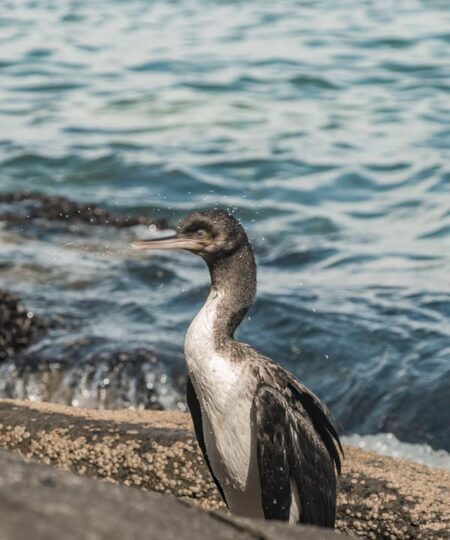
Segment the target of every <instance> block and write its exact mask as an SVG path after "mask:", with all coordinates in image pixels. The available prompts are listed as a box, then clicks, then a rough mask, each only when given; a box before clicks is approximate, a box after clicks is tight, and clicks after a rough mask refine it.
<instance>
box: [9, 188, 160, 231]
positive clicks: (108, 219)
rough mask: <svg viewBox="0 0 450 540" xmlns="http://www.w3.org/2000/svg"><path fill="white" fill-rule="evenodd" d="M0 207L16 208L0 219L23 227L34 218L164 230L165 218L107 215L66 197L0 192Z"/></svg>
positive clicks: (94, 207)
mask: <svg viewBox="0 0 450 540" xmlns="http://www.w3.org/2000/svg"><path fill="white" fill-rule="evenodd" d="M0 204H5V205H16V206H19V208H20V212H19V211H17V209H16V210H9V209H6V210H3V211H0V220H3V221H6V222H10V223H15V224H23V223H28V222H30V221H32V220H35V219H46V220H48V221H64V222H70V223H84V224H87V225H109V226H112V227H117V228H126V227H134V226H135V225H155V226H156V227H157V228H159V229H166V228H167V227H168V222H167V220H165V219H159V218H157V219H155V218H152V217H149V216H126V215H123V214H121V213H119V212H111V211H109V210H106V209H105V208H102V207H101V206H98V205H97V204H88V203H78V202H75V201H71V200H69V199H67V198H66V197H58V196H55V195H44V194H41V193H35V192H29V191H19V192H12V193H10V192H7V193H0Z"/></svg>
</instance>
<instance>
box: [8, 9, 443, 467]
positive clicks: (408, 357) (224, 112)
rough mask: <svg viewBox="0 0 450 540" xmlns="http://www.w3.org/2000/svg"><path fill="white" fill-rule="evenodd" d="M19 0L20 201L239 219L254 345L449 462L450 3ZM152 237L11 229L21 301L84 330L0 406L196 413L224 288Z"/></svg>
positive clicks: (244, 334) (345, 408)
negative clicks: (188, 348)
mask: <svg viewBox="0 0 450 540" xmlns="http://www.w3.org/2000/svg"><path fill="white" fill-rule="evenodd" d="M0 10H1V11H0V164H1V168H0V191H1V192H12V191H20V190H24V189H26V190H31V191H38V192H42V193H48V194H53V195H63V196H67V197H69V198H70V199H73V200H76V201H80V202H94V203H97V204H101V205H103V206H105V207H107V208H110V209H113V210H115V211H120V212H122V213H124V214H126V215H130V216H136V215H150V216H155V217H164V218H167V219H168V220H169V222H170V223H176V221H177V219H178V218H179V217H180V216H182V215H183V214H184V213H186V212H188V211H191V210H192V209H197V208H204V207H209V206H214V205H219V206H221V207H225V208H229V209H230V211H232V212H234V213H235V215H236V216H237V217H239V218H240V219H241V220H242V223H243V224H244V225H245V227H246V228H247V230H248V233H249V235H250V237H251V239H252V243H253V245H254V248H255V250H256V254H257V259H258V263H259V296H258V300H257V302H256V304H255V306H254V308H253V310H252V311H251V313H250V316H249V318H248V320H247V321H246V323H245V324H244V325H243V327H242V328H241V330H240V331H239V337H240V338H241V339H243V340H246V341H248V342H250V343H251V344H253V345H255V346H256V347H257V348H258V349H260V350H261V351H263V352H264V353H266V354H268V355H270V356H271V357H272V358H274V359H276V360H277V361H279V362H280V363H282V364H283V365H284V366H286V367H288V368H289V369H290V370H291V371H293V372H294V373H295V375H296V376H298V377H299V378H300V379H301V380H302V381H303V382H304V383H305V384H307V385H308V386H310V387H311V388H312V389H313V390H314V391H315V392H316V393H317V394H318V395H319V396H320V397H321V398H323V399H324V400H325V401H326V403H327V404H328V405H329V406H330V408H331V409H332V410H333V412H334V415H335V416H336V418H337V419H338V421H339V422H340V424H341V425H342V427H343V430H344V431H345V432H347V433H357V434H360V435H368V434H372V435H374V434H375V435H376V434H380V433H393V434H394V435H395V438H394V439H392V436H390V437H391V439H389V438H388V439H389V440H390V441H392V440H395V441H397V439H399V440H400V441H407V442H411V443H422V444H428V445H431V447H433V448H435V449H444V450H447V451H448V450H450V428H449V426H450V323H449V315H450V273H449V265H450V249H449V248H450V193H449V192H450V161H449V158H450V4H449V3H448V2H447V1H442V2H440V1H432V0H427V1H425V0H400V1H396V2H394V1H380V0H373V1H370V0H343V1H341V2H331V1H330V0H314V1H300V0H299V1H295V0H287V1H285V2H278V3H277V2H266V1H258V2H253V1H250V2H238V1H236V2H233V1H223V2H220V1H217V0H216V1H212V0H211V1H206V0H180V1H171V2H169V1H166V2H159V1H157V2H151V3H149V2H145V1H143V0H132V1H129V2H119V1H114V0H107V1H106V0H99V1H97V2H88V1H87V0H77V1H69V0H58V1H45V0H44V1H43V0H40V1H39V2H38V1H25V0H19V1H14V2H8V1H2V2H0ZM6 206H7V207H5V204H3V212H6V211H7V212H9V213H13V214H14V212H16V213H20V212H23V209H22V210H21V209H20V208H19V207H17V206H14V205H9V206H8V205H6ZM0 210H1V208H0ZM25 211H26V210H25ZM25 217H26V216H25ZM154 234H155V231H154V230H153V229H149V228H147V227H144V226H142V225H141V226H136V227H133V228H130V229H120V230H119V229H115V228H112V227H92V226H89V225H83V224H74V223H70V222H69V221H68V222H67V223H65V222H63V221H62V222H59V223H56V222H50V221H46V219H45V217H44V216H43V217H42V219H38V220H36V219H35V220H32V221H31V220H30V223H29V224H28V223H26V222H25V223H21V224H20V225H17V223H16V224H14V222H8V221H6V220H5V221H4V222H3V223H2V222H0V287H2V288H4V289H8V290H12V291H15V292H18V293H19V294H20V295H21V297H22V298H23V299H24V301H25V303H26V304H27V305H28V306H29V307H30V309H32V310H33V311H34V312H36V313H37V314H40V315H42V316H48V315H51V316H57V317H59V320H60V321H62V322H63V324H62V325H60V326H58V327H56V328H55V329H53V330H52V331H51V332H50V334H48V335H47V336H45V337H44V338H42V339H40V340H39V341H38V342H37V343H36V344H35V345H34V346H33V348H32V349H31V350H30V351H29V352H28V353H27V354H26V355H25V356H24V357H21V358H20V359H12V360H9V361H7V362H4V363H3V364H0V395H2V396H11V397H12V396H14V397H29V398H31V399H35V400H41V399H51V400H53V401H60V402H65V403H71V404H73V405H76V406H95V407H111V408H114V407H124V406H128V407H144V406H145V407H160V408H161V407H162V408H180V409H183V408H184V398H183V382H184V365H183V354H182V346H183V337H184V332H185V330H186V328H187V326H188V324H189V322H190V320H191V319H192V317H193V315H194V313H195V311H196V310H197V309H198V308H199V307H200V305H201V303H202V301H203V300H204V298H205V296H206V294H207V287H208V276H207V271H206V269H205V268H204V266H203V264H202V262H201V261H200V260H197V259H196V258H195V257H192V256H191V255H189V254H185V253H171V254H154V255H152V256H151V257H149V256H148V255H145V256H142V255H138V254H135V253H131V252H130V251H129V250H128V248H127V246H128V243H129V242H130V241H131V240H133V239H134V238H137V237H139V238H144V237H149V236H151V235H154ZM380 437H381V443H380V444H384V443H385V442H386V440H387V439H386V436H385V435H382V436H380ZM352 440H353V442H354V443H355V444H359V443H360V439H358V440H356V439H354V438H353V439H352ZM367 441H369V443H370V441H372V442H373V439H367ZM388 442H389V441H388ZM397 442H398V441H397ZM407 448H408V452H410V450H411V448H413V447H411V446H408V447H407ZM414 448H416V447H415V446H414ZM417 448H419V447H417ZM420 448H423V447H422V446H421V447H420ZM427 448H429V447H427ZM422 453H423V452H422ZM445 456H447V457H445V458H442V453H441V454H439V459H447V461H446V463H447V466H448V463H449V462H448V454H445ZM439 463H442V462H441V461H439Z"/></svg>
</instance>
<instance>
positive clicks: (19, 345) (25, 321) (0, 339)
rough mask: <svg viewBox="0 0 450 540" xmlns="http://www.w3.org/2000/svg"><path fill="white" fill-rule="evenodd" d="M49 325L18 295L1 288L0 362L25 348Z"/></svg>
mask: <svg viewBox="0 0 450 540" xmlns="http://www.w3.org/2000/svg"><path fill="white" fill-rule="evenodd" d="M48 326H49V325H48V324H47V323H46V322H44V320H43V319H41V318H40V317H37V316H36V315H35V314H34V313H33V312H32V311H31V310H29V309H27V308H26V307H25V306H24V305H23V304H22V302H21V300H20V298H19V297H18V296H17V295H15V294H13V293H10V292H8V291H3V290H0V362H1V361H3V360H7V359H8V358H12V357H13V356H15V355H16V354H17V353H19V352H21V351H23V350H25V349H26V348H27V347H29V346H30V345H31V343H32V342H33V341H34V340H35V339H36V338H37V337H38V336H39V335H42V334H43V333H44V331H45V330H46V329H47V328H48Z"/></svg>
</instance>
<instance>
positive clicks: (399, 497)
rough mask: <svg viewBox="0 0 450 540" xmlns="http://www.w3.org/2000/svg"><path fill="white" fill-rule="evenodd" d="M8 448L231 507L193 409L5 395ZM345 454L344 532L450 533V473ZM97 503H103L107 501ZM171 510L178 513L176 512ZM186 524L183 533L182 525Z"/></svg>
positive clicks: (392, 535)
mask: <svg viewBox="0 0 450 540" xmlns="http://www.w3.org/2000/svg"><path fill="white" fill-rule="evenodd" d="M0 446H2V447H4V448H8V449H10V450H12V451H14V452H16V453H19V454H21V455H22V456H25V457H27V458H29V459H33V460H37V461H40V462H42V463H45V464H49V465H55V466H56V467H60V468H64V469H68V470H71V471H72V472H74V473H77V474H78V475H83V476H90V477H94V478H102V479H107V480H109V481H112V482H116V483H120V484H124V485H126V486H135V487H140V488H145V489H146V490H149V491H152V492H158V493H165V494H172V495H175V496H176V497H178V498H179V499H180V500H181V501H184V502H188V503H190V504H191V505H195V506H200V507H203V508H206V509H209V510H213V509H220V508H223V505H222V504H221V502H220V499H219V496H218V494H217V491H216V488H215V486H214V484H213V483H212V481H211V479H210V477H209V474H208V472H207V470H206V468H205V465H204V463H203V459H202V457H201V455H200V452H199V449H198V446H197V443H196V442H195V440H194V437H193V433H192V426H191V423H190V420H189V417H188V415H186V414H181V413H169V412H161V411H90V410H81V409H73V408H70V407H64V406H60V405H51V404H31V403H27V402H21V401H14V400H0ZM345 452H346V460H345V463H344V471H343V475H342V478H341V481H340V488H339V499H338V516H337V528H338V529H339V530H340V531H342V532H347V533H350V534H353V535H356V536H360V537H364V538H389V539H412V538H419V539H429V538H448V537H449V535H448V531H449V530H450V515H449V512H448V508H450V472H448V471H443V470H435V469H431V468H429V467H426V466H423V465H419V464H416V463H414V462H410V461H406V460H399V459H394V458H389V457H382V456H379V455H376V454H373V453H370V452H363V451H361V450H358V449H355V448H350V447H347V448H345ZM93 489H94V488H93ZM98 489H100V488H98ZM101 489H104V490H106V488H101ZM107 489H111V490H115V489H116V488H112V487H108V488H107ZM136 492H137V493H140V492H139V491H136V490H133V493H136ZM112 493H113V491H112ZM136 496H137V495H136ZM67 497H69V495H67ZM100 498H101V497H98V499H100ZM93 501H94V502H92V507H93V508H94V507H95V506H96V505H97V502H96V501H97V499H95V498H93ZM68 504H69V503H68ZM164 504H165V503H164ZM167 504H169V503H167ZM124 508H125V506H124ZM93 512H94V510H93ZM113 512H115V510H113ZM161 512H162V514H161V515H162V516H167V515H170V514H167V512H168V510H163V509H161ZM156 513H158V512H157V511H156ZM208 515H209V514H208ZM220 515H222V516H227V515H226V514H220ZM74 519H75V518H74ZM186 519H188V518H186ZM224 519H225V517H224ZM226 519H228V520H230V519H232V518H230V517H228V516H227V517H226ZM161 520H162V518H160V521H161ZM160 521H157V523H159V522H160ZM2 522H3V518H2ZM186 523H188V521H186ZM178 530H179V531H182V530H183V525H182V524H179V528H178ZM252 530H253V529H252ZM255 530H256V529H255ZM263 530H264V533H262V531H263ZM269 530H270V528H269V526H268V525H267V524H265V525H264V529H260V530H259V532H258V531H257V532H256V533H254V534H253V533H252V534H253V536H254V537H255V536H256V537H257V538H272V537H271V536H269V533H268V532H267V531H269ZM212 534H213V533H211V535H212ZM214 534H215V533H214ZM177 536H178V535H177ZM130 537H133V536H130ZM197 537H199V536H197ZM218 537H219V536H218ZM230 537H231V536H230ZM273 537H274V536H273ZM297 537H299V538H308V537H307V536H305V537H303V536H301V535H300V536H297ZM7 538H12V537H7ZM68 538H69V537H68ZM70 538H71V537H70ZM73 538H75V536H74V537H73ZM122 538H126V536H122ZM133 538H134V537H133ZM136 538H138V536H136ZM149 538H151V537H150V536H149ZM181 538H182V537H181ZM274 538H275V537H274ZM286 538H287V537H286ZM313 538H317V539H318V538H320V536H318V535H316V536H313Z"/></svg>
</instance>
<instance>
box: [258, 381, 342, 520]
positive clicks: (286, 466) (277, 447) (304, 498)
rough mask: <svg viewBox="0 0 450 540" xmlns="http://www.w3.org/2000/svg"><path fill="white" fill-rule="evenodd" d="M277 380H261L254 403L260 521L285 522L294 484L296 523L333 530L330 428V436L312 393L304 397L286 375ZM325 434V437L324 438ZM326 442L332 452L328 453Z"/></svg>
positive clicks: (321, 409) (333, 470)
mask: <svg viewBox="0 0 450 540" xmlns="http://www.w3.org/2000/svg"><path fill="white" fill-rule="evenodd" d="M277 375H281V377H280V378H279V377H277V381H278V382H280V383H282V386H279V387H278V385H273V384H268V383H266V382H264V381H261V383H260V386H259V387H258V390H257V392H256V395H255V400H254V415H255V421H256V438H257V454H258V465H259V472H260V479H261V492H262V503H263V511H264V517H265V518H266V519H279V520H289V513H290V505H291V498H292V497H291V495H292V494H291V485H295V487H296V489H297V492H298V496H299V500H300V519H299V521H300V522H301V523H309V524H311V525H318V526H322V527H333V526H334V521H335V511H336V473H335V469H334V466H335V465H334V464H335V459H334V458H335V453H337V450H336V447H335V446H334V443H333V436H334V435H333V434H334V433H335V432H334V428H333V431H332V432H331V435H330V433H329V432H328V423H329V420H328V418H327V416H326V414H325V412H324V411H325V409H324V407H323V406H322V404H321V403H320V401H318V400H317V398H315V396H314V395H313V394H311V393H310V392H309V391H306V393H305V396H304V395H303V392H302V390H303V387H302V386H301V385H300V384H298V386H297V382H296V381H295V380H294V379H293V378H291V377H290V376H289V375H288V374H287V373H286V372H284V370H283V372H282V373H277ZM313 397H314V398H315V399H316V400H317V403H316V402H315V401H314V400H313V399H312V398H313ZM318 404H319V405H318ZM330 425H331V424H330ZM324 433H326V434H328V438H327V435H325V436H324V437H323V436H322V435H323V434H324ZM336 437H337V435H336ZM329 439H331V442H332V444H333V448H334V450H331V449H330V448H329V442H330V440H329ZM337 455H338V454H337ZM338 458H339V455H338ZM336 466H337V465H336Z"/></svg>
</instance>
